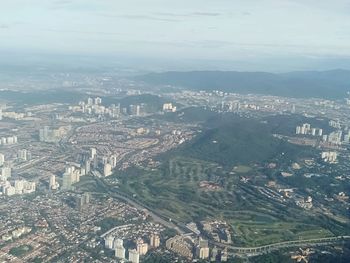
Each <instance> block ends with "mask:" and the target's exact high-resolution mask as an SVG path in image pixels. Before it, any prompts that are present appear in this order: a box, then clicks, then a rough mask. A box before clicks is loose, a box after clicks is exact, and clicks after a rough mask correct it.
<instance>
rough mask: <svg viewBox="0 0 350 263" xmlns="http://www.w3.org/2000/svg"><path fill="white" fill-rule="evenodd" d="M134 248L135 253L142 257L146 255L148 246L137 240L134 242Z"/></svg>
mask: <svg viewBox="0 0 350 263" xmlns="http://www.w3.org/2000/svg"><path fill="white" fill-rule="evenodd" d="M136 248H137V252H138V253H139V254H140V255H141V256H143V255H146V254H147V252H148V244H147V243H145V242H144V241H143V240H142V239H138V240H137V242H136Z"/></svg>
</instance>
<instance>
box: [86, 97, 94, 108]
mask: <svg viewBox="0 0 350 263" xmlns="http://www.w3.org/2000/svg"><path fill="white" fill-rule="evenodd" d="M87 104H88V105H89V106H91V105H92V104H93V99H92V98H88V99H87Z"/></svg>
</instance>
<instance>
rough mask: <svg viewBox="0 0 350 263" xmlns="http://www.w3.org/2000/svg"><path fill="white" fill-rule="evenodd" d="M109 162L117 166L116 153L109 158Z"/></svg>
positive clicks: (113, 166)
mask: <svg viewBox="0 0 350 263" xmlns="http://www.w3.org/2000/svg"><path fill="white" fill-rule="evenodd" d="M109 163H110V164H111V166H112V168H115V167H116V166H117V156H116V155H112V156H111V157H110V158H109Z"/></svg>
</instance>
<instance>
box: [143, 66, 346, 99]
mask: <svg viewBox="0 0 350 263" xmlns="http://www.w3.org/2000/svg"><path fill="white" fill-rule="evenodd" d="M136 79H137V80H141V81H144V82H146V83H149V84H152V85H173V86H178V87H184V88H188V89H192V90H207V91H211V90H221V91H225V92H235V93H242V94H248V93H256V94H264V95H277V96H285V97H295V98H325V99H341V98H344V97H345V96H347V94H346V93H347V92H348V91H350V71H348V70H340V69H339V70H330V71H299V72H290V73H281V74H275V73H266V72H237V71H190V72H175V71H172V72H164V73H150V74H147V75H142V76H138V77H137V78H136Z"/></svg>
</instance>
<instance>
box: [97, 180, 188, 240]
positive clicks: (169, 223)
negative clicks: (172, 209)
mask: <svg viewBox="0 0 350 263" xmlns="http://www.w3.org/2000/svg"><path fill="white" fill-rule="evenodd" d="M96 181H97V183H100V184H102V185H103V187H104V188H105V189H107V190H108V193H109V194H110V196H111V197H114V198H116V199H120V200H122V201H124V202H126V203H128V204H130V205H131V206H133V207H135V208H137V209H139V210H146V211H147V213H148V214H149V215H150V216H151V217H152V218H153V220H154V221H155V222H158V223H160V224H162V225H164V226H166V227H168V228H171V229H175V230H176V231H177V232H178V233H179V234H184V233H185V231H184V230H183V229H181V228H180V227H179V226H178V225H177V224H175V223H174V222H172V221H169V220H167V218H165V217H164V216H162V215H160V214H159V213H157V211H155V210H153V209H152V208H150V207H148V206H146V205H144V204H142V203H141V202H139V201H137V200H135V199H134V198H131V197H129V196H127V195H124V194H121V193H118V192H116V191H115V190H114V191H113V190H112V189H111V188H110V186H109V185H108V184H107V183H106V182H105V181H104V180H103V179H101V178H96Z"/></svg>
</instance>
